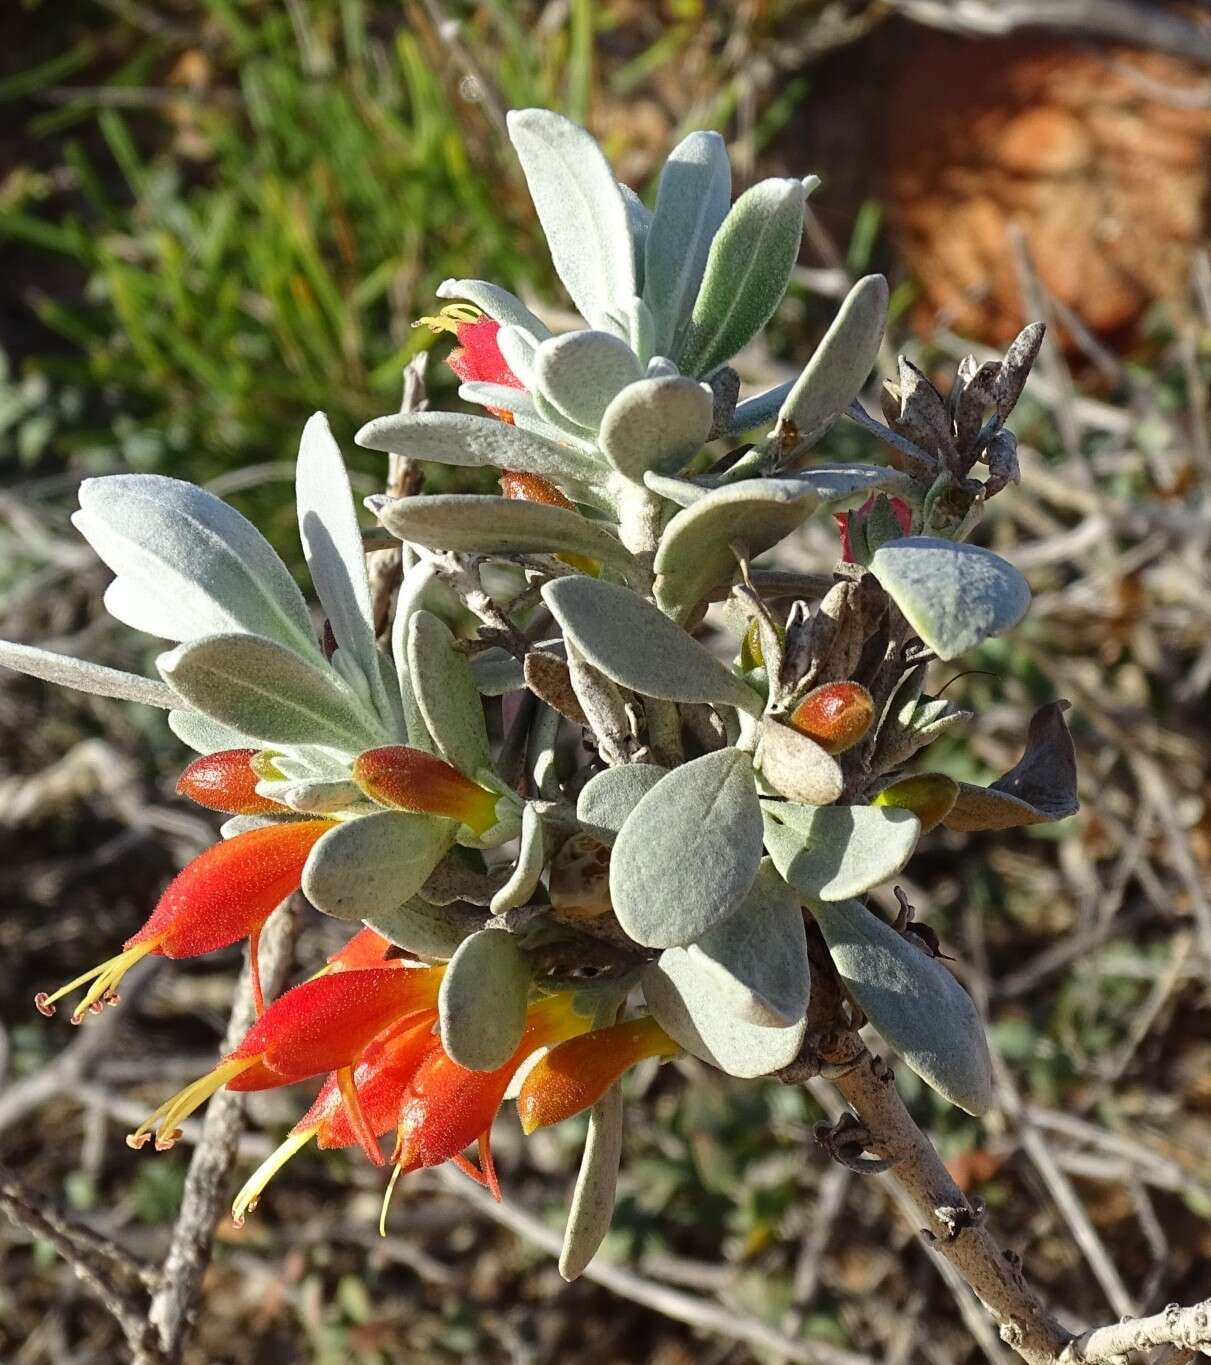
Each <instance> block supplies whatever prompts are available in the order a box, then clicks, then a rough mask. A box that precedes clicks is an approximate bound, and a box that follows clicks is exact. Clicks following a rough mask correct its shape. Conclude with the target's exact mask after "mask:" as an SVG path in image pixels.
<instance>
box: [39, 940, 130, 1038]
mask: <svg viewBox="0 0 1211 1365" xmlns="http://www.w3.org/2000/svg"><path fill="white" fill-rule="evenodd" d="M155 946H156V945H155V943H154V941H152V940H151V939H147V940H145V941H144V942H142V943H136V944H135V946H134V947H133V948H127V949H126V951H125V952H121V953H119V954H118V955H117V956H116V957H111V958H107V959H106V960H105V961H104V962H102V963H101V964H100V966H97V967H93V968H92V969H91V970H89V971H87V972H85V973H84V974H83V976H78V977H76V979H75V980H74V981H69V982H68V983H67V985H66V986H60V987H59V989H58V990H57V991H55V992H54V993H53V994H52V995H47V993H46V992H45V991H39V992H38V994H37V995H35V996H34V1005H35V1006H36V1007H37V1009H38V1012H39V1013H40V1014H45V1015H46V1016H47V1017H48V1018H49V1017H50V1016H51V1015H52V1014H54V1012H55V1001H56V1000H61V999H62V998H63V997H64V996H65V995H70V994H71V992H72V991H75V990H79V989H80V987H81V986H87V985H88V983H89V982H90V981H91V982H92V985H91V986H89V987H88V990H87V992H86V993H85V995H84V998H83V1000H81V1001H80V1003H79V1004H78V1005H77V1006H76V1008H75V1009H74V1010H72V1012H71V1021H72V1023H73V1024H78V1023H79V1022H80V1021H81V1020H82V1019H83V1018H84V1016H85V1015H86V1014H87V1013H88V1012H89V1011H90V1010H91V1011H92V1012H93V1013H94V1014H95V1013H96V1012H97V1010H98V1009H99V1008H100V1007H101V1006H102V1005H116V1004H117V1003H118V996H117V992H116V990H115V988H116V986H117V985H118V982H120V981H121V980H122V978H123V977H124V976H125V975H126V973H127V972H128V971H130V969H131V968H132V967H133V966H134V965H135V963H136V962H138V961H139V960H140V959H141V958H144V957H146V956H147V954H148V953H150V952H151V951H152V950H153V949H154V948H155Z"/></svg>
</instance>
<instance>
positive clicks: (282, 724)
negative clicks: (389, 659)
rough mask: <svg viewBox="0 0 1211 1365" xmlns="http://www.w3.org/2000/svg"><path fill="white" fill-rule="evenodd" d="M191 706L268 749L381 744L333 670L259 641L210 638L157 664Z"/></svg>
mask: <svg viewBox="0 0 1211 1365" xmlns="http://www.w3.org/2000/svg"><path fill="white" fill-rule="evenodd" d="M156 666H157V667H158V668H159V670H160V672H161V674H162V675H163V677H164V679H165V681H166V682H167V683H168V684H169V686H170V687H172V689H173V690H174V691H175V692H177V693H179V694H180V695H181V696H182V697H183V698H184V699H185V700H186V701H187V702H188V703H189V705H190V706H192V707H194V709H195V710H198V711H201V712H202V713H203V714H204V715H207V716H210V717H211V718H212V719H214V720H217V721H219V722H220V724H222V725H227V726H230V727H231V728H232V729H234V730H239V731H240V732H241V733H243V734H246V735H255V736H256V738H257V740H258V741H259V742H260V743H259V746H258V747H264V746H265V745H267V744H331V745H334V746H335V747H336V748H338V749H345V750H352V751H353V752H354V753H356V752H357V751H358V750H360V749H367V748H370V747H372V746H373V745H374V744H376V743H382V742H383V740H384V739H385V738H386V736H385V735H384V733H383V732H382V730H381V728H380V727H379V725H378V724H377V722H376V721H375V720H374V719H372V718H371V717H370V716H369V715H368V714H367V713H366V709H365V707H364V706H362V705H361V704H360V702H359V700H358V698H357V697H356V696H355V694H354V693H353V692H352V691H351V690H350V689H349V688H348V687H347V686H346V685H345V684H344V683H343V682H342V681H341V679H340V678H339V677H338V676H337V674H336V673H335V672H333V670H332V669H330V668H328V667H327V666H326V665H324V664H322V663H321V664H316V663H309V662H308V661H307V660H306V659H303V658H301V657H300V656H299V655H298V654H296V653H294V651H293V650H291V649H287V648H286V646H285V645H282V644H279V643H278V642H277V641H276V640H266V639H264V638H263V637H261V636H259V635H211V636H209V637H207V638H205V639H202V640H194V641H192V642H191V643H190V644H184V645H178V646H177V648H176V649H174V650H170V651H169V652H168V653H167V654H161V655H160V657H159V658H158V659H157V660H156Z"/></svg>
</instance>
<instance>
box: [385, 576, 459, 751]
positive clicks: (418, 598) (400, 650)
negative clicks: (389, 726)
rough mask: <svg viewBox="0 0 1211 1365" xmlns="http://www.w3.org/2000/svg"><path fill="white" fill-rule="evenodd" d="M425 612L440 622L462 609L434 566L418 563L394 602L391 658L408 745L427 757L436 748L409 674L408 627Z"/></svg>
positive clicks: (406, 578)
mask: <svg viewBox="0 0 1211 1365" xmlns="http://www.w3.org/2000/svg"><path fill="white" fill-rule="evenodd" d="M425 610H427V611H431V612H432V613H433V614H434V615H435V616H438V617H439V618H441V619H446V618H447V617H449V618H450V619H452V620H454V619H457V616H458V614H459V613H460V612H461V611H462V610H463V608H462V603H461V602H460V601H459V599H458V597H457V596H456V595H455V593H454V590H453V589H452V588H451V587H450V586H449V584H447V583H444V582H443V581H442V580H441V579H440V578H438V576H437V571H436V569H435V568H434V567H433V565H432V564H427V563H425V562H424V561H420V562H418V563H416V564H414V565H413V566H412V567H411V568H410V569H409V570H408V572H407V573H406V574H405V575H404V581H403V582H402V583H401V584H400V588H399V595H398V596H397V597H396V600H395V619H394V620H393V621H392V623H391V658H392V660H393V662H394V664H395V672H396V679H397V681H398V684H399V693H400V703H401V707H402V710H403V713H404V727H405V731H406V733H407V736H408V743H409V744H411V745H412V746H413V747H414V748H417V749H424V750H425V752H426V753H436V752H437V746H436V744H434V742H433V736H432V735H431V734H430V733H429V729H428V726H426V724H425V718H424V716H423V715H422V714H421V709H420V705H419V703H418V702H417V700H416V691H415V689H414V688H413V686H412V678H411V675H410V674H409V671H408V627H409V625H410V624H411V622H412V618H413V617H414V616H415V615H416V613H417V612H418V611H425Z"/></svg>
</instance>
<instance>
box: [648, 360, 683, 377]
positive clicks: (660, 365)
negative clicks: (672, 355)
mask: <svg viewBox="0 0 1211 1365" xmlns="http://www.w3.org/2000/svg"><path fill="white" fill-rule="evenodd" d="M680 373H681V371H680V370H679V369H678V368H677V366H676V365H675V364H674V363H673V362H672V361H671V360H670V359H669V358H668V356H666V355H654V356H653V357H652V358H651V360H649V361H648V363H647V366H646V367H645V369H644V371H643V377H644V378H645V379H676V378H677V376H678V375H679V374H680Z"/></svg>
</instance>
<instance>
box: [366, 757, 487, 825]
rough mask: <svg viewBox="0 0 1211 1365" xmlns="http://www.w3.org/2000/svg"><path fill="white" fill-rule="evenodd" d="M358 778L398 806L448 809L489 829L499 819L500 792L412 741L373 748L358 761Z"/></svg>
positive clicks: (436, 811) (369, 791) (375, 795)
mask: <svg viewBox="0 0 1211 1365" xmlns="http://www.w3.org/2000/svg"><path fill="white" fill-rule="evenodd" d="M353 780H354V781H355V782H356V783H357V785H358V786H359V787H360V788H361V789H362V791H364V792H365V793H366V795H367V796H369V797H370V798H371V799H373V800H375V801H378V802H379V803H380V804H381V805H384V806H393V807H395V808H396V809H397V810H408V811H414V812H416V813H417V814H425V815H444V816H447V817H448V818H449V819H451V820H457V821H458V822H459V823H460V824H463V825H466V826H467V828H468V829H469V830H471V832H472V833H473V834H483V833H484V832H485V831H487V830H489V829H491V828H492V826H493V825H494V824H496V803H497V802H498V801H499V800H500V794H499V793H498V792H493V791H489V790H488V789H487V788H486V787H481V786H480V785H479V784H478V783H477V782H472V781H471V779H470V778H469V777H464V776H463V774H462V773H460V772H459V771H458V769H457V768H454V767H452V766H451V765H450V764H449V763H447V762H445V760H444V759H440V758H437V757H435V756H434V755H433V754H430V753H426V752H425V750H424V749H413V748H410V747H409V746H408V745H406V744H388V745H385V746H384V747H383V748H381V749H367V750H366V752H365V753H364V754H359V755H358V757H357V761H356V762H355V763H354V765H353Z"/></svg>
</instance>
